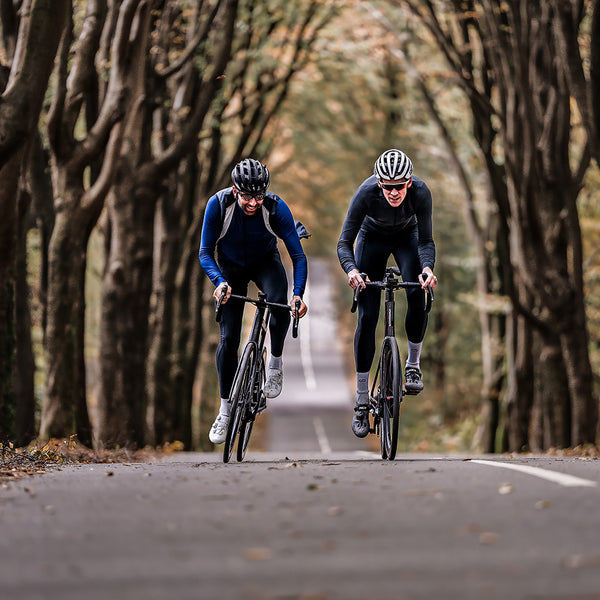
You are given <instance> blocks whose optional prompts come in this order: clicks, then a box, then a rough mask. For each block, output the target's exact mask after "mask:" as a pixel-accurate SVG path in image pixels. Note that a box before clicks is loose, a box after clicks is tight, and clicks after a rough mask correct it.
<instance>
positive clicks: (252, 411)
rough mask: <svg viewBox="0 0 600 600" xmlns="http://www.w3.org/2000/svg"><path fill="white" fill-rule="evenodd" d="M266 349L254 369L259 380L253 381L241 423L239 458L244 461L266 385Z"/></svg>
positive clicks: (238, 447)
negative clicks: (244, 415) (244, 416)
mask: <svg viewBox="0 0 600 600" xmlns="http://www.w3.org/2000/svg"><path fill="white" fill-rule="evenodd" d="M266 354H267V352H266V350H263V353H262V356H261V357H260V364H259V365H258V368H257V369H255V370H254V369H253V372H254V373H255V377H256V376H258V378H259V380H258V382H256V381H255V382H253V383H252V391H251V396H250V400H251V401H250V402H248V404H247V410H246V411H245V412H246V416H247V418H243V419H242V421H241V424H240V435H239V441H238V445H237V459H238V462H242V461H243V460H244V457H245V456H246V450H247V449H248V442H249V441H250V436H251V435H252V428H253V427H254V419H255V418H256V415H257V414H258V407H259V405H260V402H261V400H262V399H263V398H262V396H263V386H264V385H265V379H266V371H265V357H266Z"/></svg>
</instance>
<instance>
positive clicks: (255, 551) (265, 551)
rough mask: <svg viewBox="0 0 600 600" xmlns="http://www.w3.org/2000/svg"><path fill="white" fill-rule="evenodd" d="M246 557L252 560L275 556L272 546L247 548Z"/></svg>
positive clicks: (267, 558)
mask: <svg viewBox="0 0 600 600" xmlns="http://www.w3.org/2000/svg"><path fill="white" fill-rule="evenodd" d="M244 558H245V559H246V560H251V561H259V560H269V559H271V558H273V551H272V550H271V548H260V547H258V548H246V549H245V550H244Z"/></svg>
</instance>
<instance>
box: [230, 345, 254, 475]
mask: <svg viewBox="0 0 600 600" xmlns="http://www.w3.org/2000/svg"><path fill="white" fill-rule="evenodd" d="M255 360H256V345H255V344H253V343H251V342H249V343H248V344H246V347H245V348H244V352H243V354H242V358H241V359H240V362H239V363H238V366H237V369H236V371H235V375H234V378H233V384H232V385H231V393H230V395H229V398H230V399H231V412H230V413H229V425H228V426H227V434H226V435H225V445H224V447H223V462H225V463H227V462H229V460H230V458H231V455H232V454H233V449H234V447H235V440H236V437H237V435H238V433H239V431H240V427H241V425H242V421H243V419H244V416H245V413H246V407H247V404H248V403H249V402H250V400H251V395H252V373H253V371H254V362H255Z"/></svg>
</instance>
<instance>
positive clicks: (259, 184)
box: [231, 158, 271, 194]
mask: <svg viewBox="0 0 600 600" xmlns="http://www.w3.org/2000/svg"><path fill="white" fill-rule="evenodd" d="M231 180H232V181H233V185H234V186H235V187H236V188H237V190H238V191H240V192H242V194H263V193H264V192H266V191H267V188H268V187H269V182H270V180H271V178H270V176H269V169H267V167H265V165H263V164H262V163H260V162H259V161H257V160H254V159H253V158H245V159H244V160H242V161H240V162H239V163H238V164H237V165H235V167H234V168H233V171H231Z"/></svg>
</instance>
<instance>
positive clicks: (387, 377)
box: [379, 336, 402, 460]
mask: <svg viewBox="0 0 600 600" xmlns="http://www.w3.org/2000/svg"><path fill="white" fill-rule="evenodd" d="M379 370H380V387H379V404H380V410H381V422H380V441H381V457H382V458H383V459H384V460H385V459H387V460H394V458H395V457H396V450H397V448H398V429H399V425H400V400H401V397H402V396H401V393H402V392H401V384H402V371H401V369H400V352H399V351H398V342H397V341H396V338H395V337H392V336H388V337H386V338H385V339H384V340H383V346H382V348H381V366H380V369H379Z"/></svg>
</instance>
